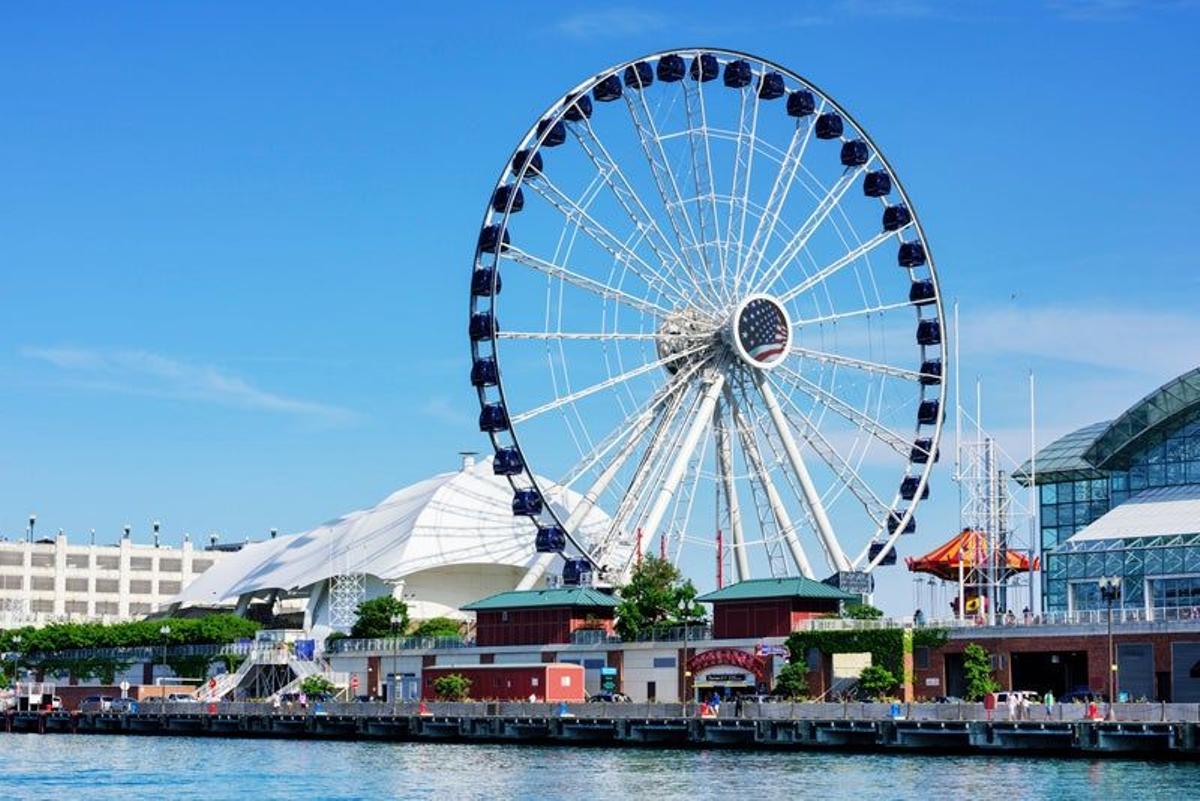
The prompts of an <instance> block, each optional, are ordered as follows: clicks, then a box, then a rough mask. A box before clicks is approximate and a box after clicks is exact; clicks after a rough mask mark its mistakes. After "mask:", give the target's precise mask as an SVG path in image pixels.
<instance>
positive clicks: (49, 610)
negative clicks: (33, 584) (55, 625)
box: [29, 598, 54, 615]
mask: <svg viewBox="0 0 1200 801" xmlns="http://www.w3.org/2000/svg"><path fill="white" fill-rule="evenodd" d="M29 611H30V612H33V613H34V614H42V615H52V614H54V601H51V600H46V599H42V598H35V599H34V600H32V601H30V602H29Z"/></svg>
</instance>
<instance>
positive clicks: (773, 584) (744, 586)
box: [696, 577, 859, 640]
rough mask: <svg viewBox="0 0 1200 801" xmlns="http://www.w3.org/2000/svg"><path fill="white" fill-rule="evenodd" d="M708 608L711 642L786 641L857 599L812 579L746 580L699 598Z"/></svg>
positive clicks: (855, 596)
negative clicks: (807, 623)
mask: <svg viewBox="0 0 1200 801" xmlns="http://www.w3.org/2000/svg"><path fill="white" fill-rule="evenodd" d="M696 600H698V601H702V602H703V603H709V604H712V607H713V639H717V640H737V639H745V638H753V637H786V636H788V635H789V634H791V633H792V632H793V631H795V630H796V629H797V628H798V627H799V626H800V624H801V623H802V622H803V621H805V620H810V619H812V618H815V617H828V616H830V615H837V614H838V613H839V612H840V611H841V608H842V604H843V603H847V602H853V601H858V600H859V597H858V596H857V595H850V594H849V593H845V592H842V591H841V590H839V589H837V588H836V587H831V586H830V585H828V584H822V583H821V582H819V581H814V580H812V579H808V578H803V577H796V578H778V579H775V578H771V579H749V580H747V581H739V582H737V583H736V584H730V585H728V586H726V587H722V588H721V589H719V590H716V591H715V592H710V593H708V594H707V595H701V596H700V597H699V598H697V599H696Z"/></svg>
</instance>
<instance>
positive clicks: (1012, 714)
mask: <svg viewBox="0 0 1200 801" xmlns="http://www.w3.org/2000/svg"><path fill="white" fill-rule="evenodd" d="M1008 719H1009V720H1016V719H1017V694H1016V693H1014V692H1011V691H1010V692H1009V694H1008Z"/></svg>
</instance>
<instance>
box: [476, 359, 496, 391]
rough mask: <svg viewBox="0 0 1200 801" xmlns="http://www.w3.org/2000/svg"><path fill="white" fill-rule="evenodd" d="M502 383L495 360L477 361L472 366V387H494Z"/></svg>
mask: <svg viewBox="0 0 1200 801" xmlns="http://www.w3.org/2000/svg"><path fill="white" fill-rule="evenodd" d="M499 383H500V371H499V370H497V369H496V360H495V359H476V360H475V363H474V364H472V365H471V386H473V387H494V386H496V385H497V384H499Z"/></svg>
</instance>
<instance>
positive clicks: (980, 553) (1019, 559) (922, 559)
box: [905, 528, 1038, 581]
mask: <svg viewBox="0 0 1200 801" xmlns="http://www.w3.org/2000/svg"><path fill="white" fill-rule="evenodd" d="M988 561H989V560H988V542H987V535H986V534H984V533H983V532H982V531H975V530H973V529H969V528H966V529H963V530H962V533H960V534H958V535H957V536H955V537H954V538H953V539H952V540H950V541H949V542H947V543H945V544H944V545H941V546H939V547H937V548H934V549H933V550H932V551H930V552H929V553H927V554H925V555H924V556H918V557H916V558H913V557H909V558H908V559H906V560H905V562H907V563H908V569H909V570H910V571H911V572H913V573H929V574H930V575H933V576H937V577H938V578H940V579H942V580H943V581H957V580H958V567H959V563H960V562H961V563H962V568H963V571H964V572H967V571H971V570H974V569H975V568H976V567H981V566H986V565H987V564H988ZM1001 564H1002V565H1003V569H1004V577H1005V578H1008V577H1009V576H1012V575H1015V574H1017V573H1026V572H1028V571H1029V569H1030V565H1029V557H1028V556H1027V555H1026V554H1023V553H1021V552H1020V551H1009V550H1005V551H1004V552H1003V554H1002V560H1001ZM1033 569H1034V570H1037V569H1038V560H1036V559H1035V560H1033Z"/></svg>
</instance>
